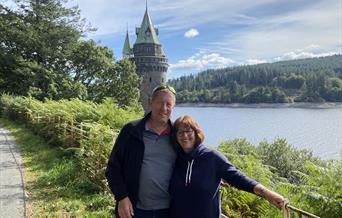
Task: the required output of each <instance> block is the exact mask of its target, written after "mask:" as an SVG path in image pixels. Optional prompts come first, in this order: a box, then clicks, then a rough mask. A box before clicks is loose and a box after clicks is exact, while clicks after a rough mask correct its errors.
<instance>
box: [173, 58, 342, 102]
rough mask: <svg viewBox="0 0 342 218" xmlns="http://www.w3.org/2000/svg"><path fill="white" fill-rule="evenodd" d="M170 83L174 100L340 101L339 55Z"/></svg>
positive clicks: (222, 71) (241, 68) (240, 68)
mask: <svg viewBox="0 0 342 218" xmlns="http://www.w3.org/2000/svg"><path fill="white" fill-rule="evenodd" d="M169 83H170V85H172V86H174V87H175V89H176V90H177V103H198V102H204V103H287V102H342V55H333V56H328V57H320V58H308V59H300V60H291V61H281V62H276V63H265V64H257V65H247V66H237V67H228V68H223V69H210V70H206V71H203V72H200V73H198V74H197V75H190V76H182V77H180V78H177V79H173V80H170V81H169Z"/></svg>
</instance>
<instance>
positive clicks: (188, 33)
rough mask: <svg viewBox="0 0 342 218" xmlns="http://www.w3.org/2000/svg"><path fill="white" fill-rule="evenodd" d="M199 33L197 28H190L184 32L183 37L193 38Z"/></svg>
mask: <svg viewBox="0 0 342 218" xmlns="http://www.w3.org/2000/svg"><path fill="white" fill-rule="evenodd" d="M198 35H199V32H198V30H197V29H194V28H191V29H189V30H188V31H186V32H185V33H184V37H186V38H194V37H196V36H198Z"/></svg>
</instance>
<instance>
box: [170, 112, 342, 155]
mask: <svg viewBox="0 0 342 218" xmlns="http://www.w3.org/2000/svg"><path fill="white" fill-rule="evenodd" d="M185 114H188V115H191V116H193V117H194V118H195V119H196V121H197V122H198V123H199V125H200V126H201V128H202V130H203V131H204V133H205V137H206V138H205V141H204V144H206V145H207V146H214V147H217V145H218V144H219V143H220V142H221V141H224V140H230V139H234V138H246V139H247V140H248V141H249V142H251V143H252V144H254V145H257V144H258V143H259V142H260V141H262V140H264V139H266V140H267V141H269V142H272V141H274V139H275V138H277V137H281V138H285V139H286V140H287V142H289V143H290V144H291V145H293V146H294V147H296V148H299V149H304V148H306V149H310V150H312V151H313V154H314V155H315V156H319V157H321V158H323V159H339V158H341V153H342V108H341V107H332V108H292V107H280V108H279V107H278V108H272V107H266V108H265V107H261V108H257V107H255V108H250V107H183V106H182V107H180V106H178V107H176V108H175V110H174V112H173V114H172V120H175V118H177V117H178V116H180V115H185Z"/></svg>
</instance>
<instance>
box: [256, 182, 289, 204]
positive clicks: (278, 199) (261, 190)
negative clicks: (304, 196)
mask: <svg viewBox="0 0 342 218" xmlns="http://www.w3.org/2000/svg"><path fill="white" fill-rule="evenodd" d="M254 193H255V194H257V195H259V196H261V197H263V198H265V199H266V200H268V201H269V202H271V203H272V204H273V205H275V206H276V207H278V208H279V209H281V207H282V205H283V203H284V197H283V196H281V195H280V194H278V193H276V192H274V191H271V190H269V189H267V188H266V187H265V186H263V185H261V184H257V185H256V186H255V187H254Z"/></svg>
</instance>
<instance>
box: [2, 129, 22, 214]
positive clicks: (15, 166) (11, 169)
mask: <svg viewBox="0 0 342 218" xmlns="http://www.w3.org/2000/svg"><path fill="white" fill-rule="evenodd" d="M21 163H22V162H21V158H20V153H19V149H18V147H17V145H16V144H15V142H14V140H13V137H11V136H10V135H9V132H8V131H7V130H6V129H4V128H2V126H1V125H0V218H12V217H13V218H21V217H25V216H26V212H25V206H26V205H25V204H26V202H25V193H24V185H23V177H22V171H21V167H20V166H21Z"/></svg>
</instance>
